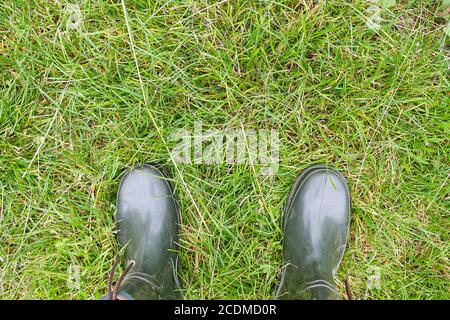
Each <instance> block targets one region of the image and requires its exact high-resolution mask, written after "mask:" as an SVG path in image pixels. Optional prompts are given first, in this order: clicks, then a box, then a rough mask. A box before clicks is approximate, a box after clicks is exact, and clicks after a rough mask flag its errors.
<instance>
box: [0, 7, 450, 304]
mask: <svg viewBox="0 0 450 320" xmlns="http://www.w3.org/2000/svg"><path fill="white" fill-rule="evenodd" d="M125 4H126V8H127V12H128V21H127V20H126V19H125V15H124V10H123V7H122V5H121V3H120V2H119V1H80V2H75V1H73V3H72V5H69V3H68V2H66V1H57V0H54V1H50V0H49V1H43V0H42V1H36V0H16V1H7V2H2V3H1V4H0V35H1V42H0V79H1V81H0V298H1V299H17V298H24V299H53V298H61V299H84V298H94V299H95V298H99V297H101V296H102V295H103V294H104V293H105V291H106V284H107V279H108V273H109V271H110V269H111V266H112V261H113V260H114V256H115V255H116V254H117V253H118V251H119V248H118V246H117V244H116V241H115V238H114V235H113V233H114V214H115V194H116V190H117V186H118V183H119V181H120V177H121V173H122V172H123V170H124V169H125V168H127V167H130V166H132V165H134V164H137V163H142V162H147V161H159V162H162V163H164V164H165V165H166V167H167V168H168V170H169V171H171V172H172V175H173V178H174V181H175V184H176V186H177V193H178V198H179V200H180V204H181V207H182V215H183V225H182V230H181V232H182V235H181V243H180V244H181V249H180V260H181V261H180V263H181V267H180V276H181V280H182V285H183V287H184V290H185V297H186V298H188V299H199V298H202V299H222V298H223V299H229V298H236V299H241V298H242V299H260V298H264V299H265V298H272V297H273V294H274V291H275V289H276V287H277V285H278V282H279V277H280V269H281V257H282V251H281V249H282V245H281V241H282V230H281V218H282V210H283V203H284V200H285V199H286V197H287V192H288V190H289V188H290V186H291V184H292V183H293V181H294V180H295V177H296V175H297V174H299V173H300V172H301V171H302V170H303V169H304V168H306V167H307V166H309V165H311V164H315V163H325V164H329V165H332V166H334V167H336V168H338V169H339V170H340V171H341V172H342V173H343V174H344V175H345V176H346V178H347V179H348V183H349V186H350V189H351V193H352V202H353V210H352V221H351V234H350V239H349V242H348V247H347V251H346V253H345V256H344V260H343V263H342V265H341V268H340V270H339V272H338V276H337V279H336V281H337V284H338V289H339V291H340V292H342V294H343V296H344V291H345V290H344V284H343V283H344V280H345V279H346V278H347V279H348V281H349V283H350V286H351V289H352V291H353V295H354V297H355V298H356V299H432V298H433V299H448V298H450V296H449V291H448V288H449V282H450V281H449V262H448V256H449V232H448V230H449V223H448V221H449V220H448V218H449V193H450V186H449V179H448V178H449V153H450V150H449V139H448V137H449V134H450V130H449V99H448V91H449V90H448V89H449V87H448V78H447V77H448V57H449V51H448V49H449V47H448V36H446V30H445V27H446V25H447V22H446V20H445V14H442V13H439V10H440V9H439V6H440V2H438V1H414V0H402V1H399V0H397V1H378V2H377V1H372V2H369V1H361V0H353V1H337V0H336V1H333V0H329V1H312V0H304V1H284V0H278V1H271V0H265V1H262V0H261V1H241V0H236V1H226V0H225V1H205V0H202V1H156V0H148V1H145V0H139V1H138V0H137V1H125ZM374 5H375V6H377V7H378V8H379V11H376V10H375V11H374V9H373V6H374ZM371 7H372V9H371ZM377 10H378V9H377ZM374 12H375V13H374ZM377 12H378V13H377ZM374 14H379V15H380V16H381V17H382V20H380V19H374V17H373V15H374ZM368 21H369V22H368ZM376 23H378V26H374V24H376ZM130 34H132V37H131V39H132V41H133V43H134V46H133V43H132V41H131V40H130ZM197 121H201V122H202V124H203V129H204V130H207V129H225V128H231V129H243V128H245V129H256V130H258V129H278V130H279V139H280V146H279V168H278V171H277V173H276V175H274V176H261V175H259V174H258V169H259V167H258V166H259V164H257V163H256V164H254V165H251V164H226V163H224V164H220V165H208V164H174V163H173V162H172V161H171V158H170V157H169V153H168V150H171V148H173V146H174V142H173V141H171V140H170V136H171V135H172V133H173V132H174V130H176V129H187V130H193V128H194V125H195V123H196V122H197Z"/></svg>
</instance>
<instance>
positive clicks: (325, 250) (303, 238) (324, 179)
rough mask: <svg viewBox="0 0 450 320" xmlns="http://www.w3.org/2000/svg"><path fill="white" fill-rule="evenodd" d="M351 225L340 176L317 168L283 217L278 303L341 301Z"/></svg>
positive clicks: (295, 191) (301, 182)
mask: <svg viewBox="0 0 450 320" xmlns="http://www.w3.org/2000/svg"><path fill="white" fill-rule="evenodd" d="M349 223H350V194H349V190H348V186H347V183H346V181H345V178H344V177H343V176H342V175H341V174H340V173H339V172H337V171H336V170H334V169H331V168H328V167H326V166H323V165H316V166H312V167H310V168H308V169H306V170H305V171H304V172H303V173H302V174H300V175H299V176H298V177H297V179H296V182H295V184H294V186H293V187H292V189H291V191H290V193H289V197H288V200H287V203H286V207H285V212H284V221H283V224H284V239H283V260H284V264H283V266H284V268H283V273H282V276H281V283H280V286H279V287H278V290H277V293H276V298H278V299H317V300H325V299H339V293H338V292H337V291H336V288H335V285H334V280H333V279H334V277H335V275H336V272H337V269H338V267H339V264H340V262H341V260H342V257H343V255H344V250H345V246H346V243H347V236H348V229H349Z"/></svg>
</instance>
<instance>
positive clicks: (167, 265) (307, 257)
mask: <svg viewBox="0 0 450 320" xmlns="http://www.w3.org/2000/svg"><path fill="white" fill-rule="evenodd" d="M180 223H181V220H180V208H179V206H178V203H177V200H176V197H175V195H174V188H173V186H172V183H171V182H170V178H169V176H168V175H167V173H166V172H165V171H164V170H163V168H162V167H161V166H158V165H154V164H144V165H141V166H138V167H135V168H133V169H131V170H128V171H127V172H126V173H125V175H124V176H123V178H122V181H121V184H120V187H119V191H118V195H117V237H118V240H119V243H120V245H121V246H122V247H125V249H124V254H125V258H126V261H127V268H126V270H125V273H124V274H123V275H122V277H121V279H120V281H118V282H117V284H116V286H115V287H114V288H112V285H110V289H109V294H108V298H109V299H139V300H141V299H181V298H182V294H181V289H180V284H179V281H178V275H177V266H178V254H177V244H178V237H179V235H178V229H179V228H178V227H179V225H180ZM349 223H350V195H349V190H348V186H347V183H346V181H345V178H344V177H343V176H342V175H341V174H340V173H339V172H338V171H336V170H334V169H332V168H329V167H327V166H323V165H316V166H312V167H310V168H308V169H306V170H305V171H304V172H303V173H302V174H300V175H299V176H298V177H297V179H296V181H295V183H294V185H293V187H292V189H291V191H290V193H289V196H288V199H287V203H286V205H285V209H284V219H283V231H284V239H283V260H284V261H283V270H282V276H281V282H280V285H279V287H278V290H277V292H276V294H275V298H277V299H339V293H338V292H337V291H336V288H335V284H334V280H333V279H334V277H335V275H336V271H337V269H338V267H339V264H340V262H341V260H342V257H343V254H344V250H345V247H346V242H347V237H348V230H349Z"/></svg>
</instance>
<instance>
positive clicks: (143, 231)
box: [110, 164, 182, 300]
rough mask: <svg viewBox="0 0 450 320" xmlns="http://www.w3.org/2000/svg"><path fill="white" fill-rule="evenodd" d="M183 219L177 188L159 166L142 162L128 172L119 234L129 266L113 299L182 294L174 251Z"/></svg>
mask: <svg viewBox="0 0 450 320" xmlns="http://www.w3.org/2000/svg"><path fill="white" fill-rule="evenodd" d="M180 222H181V221H180V210H179V206H178V203H177V201H176V199H175V196H174V191H173V187H172V185H171V183H170V181H169V180H168V176H167V174H166V173H165V172H164V171H163V170H162V169H161V168H158V167H157V166H155V165H151V164H144V165H141V166H138V167H135V168H133V169H131V170H128V171H127V172H126V173H125V175H124V176H123V178H122V182H121V184H120V187H119V191H118V194H117V238H118V241H119V243H120V245H121V246H122V247H123V246H126V248H125V258H126V260H127V262H128V266H129V268H128V269H129V270H127V272H126V275H125V277H124V278H123V281H121V282H120V284H118V285H119V287H118V288H115V293H114V295H113V296H114V297H115V298H118V299H127V300H128V299H133V300H157V299H180V298H182V296H181V292H180V285H179V281H178V275H177V265H178V255H177V253H176V250H177V244H178V227H179V224H180ZM110 298H111V295H110Z"/></svg>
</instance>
